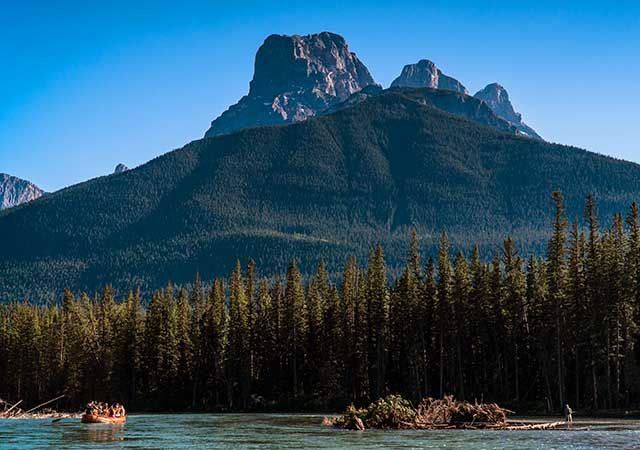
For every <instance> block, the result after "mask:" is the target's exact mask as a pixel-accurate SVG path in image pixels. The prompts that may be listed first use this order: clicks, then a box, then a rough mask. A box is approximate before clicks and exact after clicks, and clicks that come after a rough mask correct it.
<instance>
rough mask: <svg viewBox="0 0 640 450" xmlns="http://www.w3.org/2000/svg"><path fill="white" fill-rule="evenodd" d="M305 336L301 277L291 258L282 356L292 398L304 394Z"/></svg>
mask: <svg viewBox="0 0 640 450" xmlns="http://www.w3.org/2000/svg"><path fill="white" fill-rule="evenodd" d="M306 336H307V312H306V305H305V296H304V287H303V285H302V277H301V275H300V271H299V270H298V265H297V263H296V260H295V259H293V260H291V264H290V265H289V270H288V271H287V285H286V288H285V296H284V317H283V337H284V345H285V349H284V357H285V368H286V372H287V373H289V374H291V378H290V384H289V385H290V386H291V391H290V392H291V395H292V397H293V399H294V400H296V399H297V398H298V396H299V395H302V394H304V386H303V385H302V381H303V379H304V374H303V371H304V368H305V362H306V361H305V358H306V354H305V350H306V348H305V347H306V345H305V344H306V342H305V340H306Z"/></svg>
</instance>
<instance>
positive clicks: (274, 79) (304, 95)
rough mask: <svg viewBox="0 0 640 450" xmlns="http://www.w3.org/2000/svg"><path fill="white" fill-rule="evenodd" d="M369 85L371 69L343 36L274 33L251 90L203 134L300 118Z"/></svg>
mask: <svg viewBox="0 0 640 450" xmlns="http://www.w3.org/2000/svg"><path fill="white" fill-rule="evenodd" d="M371 84H375V82H374V80H373V77H372V76H371V74H370V73H369V70H368V69H367V67H366V66H365V65H364V64H363V63H362V62H361V61H360V60H359V59H358V57H357V56H356V55H355V53H352V52H351V51H350V50H349V46H348V45H347V42H346V41H345V39H344V38H343V37H342V36H340V35H337V34H334V33H329V32H323V33H319V34H310V35H306V36H299V35H293V36H287V35H275V34H274V35H271V36H269V37H268V38H267V39H266V40H265V41H264V43H263V44H262V45H261V46H260V48H259V49H258V52H257V54H256V59H255V65H254V75H253V79H252V80H251V83H250V85H249V93H248V94H247V95H246V96H244V97H243V98H241V99H240V101H239V102H238V103H236V104H235V105H233V106H231V107H230V108H229V109H228V110H227V111H225V112H224V113H222V115H221V116H220V117H218V118H217V119H215V120H214V121H213V122H212V123H211V128H210V129H209V130H208V131H207V133H206V134H205V137H212V136H217V135H220V134H226V133H230V132H233V131H236V130H239V129H242V128H248V127H253V126H259V125H275V124H282V123H292V122H299V121H302V120H305V119H307V118H308V117H312V116H315V115H317V114H318V113H319V112H321V111H324V110H325V109H327V108H329V107H330V106H332V105H334V104H337V103H340V102H342V101H344V100H346V99H347V98H349V96H351V95H352V94H354V93H355V92H358V91H360V90H361V89H362V88H363V87H365V86H368V85H371Z"/></svg>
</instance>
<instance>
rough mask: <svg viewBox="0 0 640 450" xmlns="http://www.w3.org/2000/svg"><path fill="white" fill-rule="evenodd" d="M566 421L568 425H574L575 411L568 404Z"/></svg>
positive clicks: (565, 412) (565, 410)
mask: <svg viewBox="0 0 640 450" xmlns="http://www.w3.org/2000/svg"><path fill="white" fill-rule="evenodd" d="M564 420H565V422H567V423H573V410H572V409H571V407H570V406H569V404H568V403H565V404H564Z"/></svg>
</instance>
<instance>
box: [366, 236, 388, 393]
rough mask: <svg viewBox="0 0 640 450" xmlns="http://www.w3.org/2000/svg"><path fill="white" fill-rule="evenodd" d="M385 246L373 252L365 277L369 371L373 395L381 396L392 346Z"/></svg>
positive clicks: (378, 247)
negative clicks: (388, 350)
mask: <svg viewBox="0 0 640 450" xmlns="http://www.w3.org/2000/svg"><path fill="white" fill-rule="evenodd" d="M386 272H387V270H386V266H385V262H384V253H383V251H382V247H381V246H380V245H378V246H377V247H376V249H375V250H374V252H373V253H372V255H371V257H370V261H369V267H368V270H367V275H366V279H365V298H366V305H367V319H366V321H367V325H368V357H367V360H368V363H369V368H368V373H369V389H370V394H369V395H370V398H371V399H372V400H377V399H378V398H380V397H381V396H382V395H383V394H384V391H385V380H386V369H387V346H388V341H387V339H388V311H389V293H388V290H387V278H386Z"/></svg>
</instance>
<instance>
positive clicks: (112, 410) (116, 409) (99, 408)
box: [85, 402, 125, 417]
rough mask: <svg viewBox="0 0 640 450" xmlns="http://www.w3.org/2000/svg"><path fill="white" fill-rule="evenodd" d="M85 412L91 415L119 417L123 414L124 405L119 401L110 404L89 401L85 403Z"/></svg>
mask: <svg viewBox="0 0 640 450" xmlns="http://www.w3.org/2000/svg"><path fill="white" fill-rule="evenodd" d="M85 412H86V413H87V414H90V415H93V416H109V417H120V416H124V415H125V410H124V406H122V405H121V404H119V403H116V404H115V405H113V406H111V405H109V404H107V403H102V402H91V403H89V404H88V405H87V408H86V410H85Z"/></svg>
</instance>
